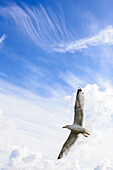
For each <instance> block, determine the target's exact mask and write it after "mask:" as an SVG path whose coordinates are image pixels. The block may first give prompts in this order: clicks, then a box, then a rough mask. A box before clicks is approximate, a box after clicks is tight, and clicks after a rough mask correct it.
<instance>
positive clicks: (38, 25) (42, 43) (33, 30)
mask: <svg viewBox="0 0 113 170" xmlns="http://www.w3.org/2000/svg"><path fill="white" fill-rule="evenodd" d="M57 13H58V12H57ZM0 15H2V16H4V17H7V16H10V17H11V18H12V19H13V20H14V21H15V23H16V25H17V26H18V28H19V29H20V30H21V31H22V32H23V33H24V34H26V35H27V36H29V37H30V38H31V40H32V41H33V42H34V44H35V45H37V46H39V47H40V48H42V49H44V50H49V51H53V50H54V49H55V48H56V47H57V46H58V44H61V43H64V42H65V41H66V40H67V39H68V38H69V34H68V32H67V29H66V24H65V18H64V15H63V12H62V9H60V10H59V13H58V14H57V15H56V14H55V12H54V11H53V10H52V9H51V8H50V7H48V8H46V9H45V8H44V7H43V6H42V5H39V6H38V7H31V8H30V7H28V6H26V5H25V6H24V7H23V8H22V7H20V6H18V5H16V4H13V5H11V6H7V7H0Z"/></svg>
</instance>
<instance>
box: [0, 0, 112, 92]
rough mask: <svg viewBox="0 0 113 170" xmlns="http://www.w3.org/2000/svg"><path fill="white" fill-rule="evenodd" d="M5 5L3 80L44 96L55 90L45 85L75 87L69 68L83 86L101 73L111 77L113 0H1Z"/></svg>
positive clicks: (1, 52)
mask: <svg viewBox="0 0 113 170" xmlns="http://www.w3.org/2000/svg"><path fill="white" fill-rule="evenodd" d="M97 4H98V5H97ZM0 5H1V12H0V23H1V27H0V37H1V38H2V36H3V35H4V37H5V38H4V40H3V41H2V43H1V48H0V55H1V62H0V72H1V75H0V76H1V79H5V80H7V81H10V82H12V83H14V84H17V85H19V86H22V87H24V88H30V90H33V91H35V92H36V93H37V92H39V93H40V95H44V92H45V95H51V94H50V93H51V92H50V93H49V91H48V89H44V88H45V87H51V88H54V87H55V86H57V85H58V86H59V87H62V86H64V87H63V88H70V86H69V84H67V82H66V81H65V80H64V79H63V77H62V76H63V75H66V74H68V72H69V74H73V75H75V76H76V77H77V78H79V79H80V80H83V81H84V83H83V85H86V84H87V83H91V84H92V83H97V82H98V77H99V78H100V77H102V78H103V77H104V78H105V79H107V80H109V79H110V80H111V76H112V64H111V62H112V56H111V55H112V54H110V56H107V53H109V51H110V52H111V53H112V42H111V40H110V37H111V36H112V23H113V21H112V8H111V6H112V1H110V3H107V1H104V3H103V1H99V2H96V1H92V2H90V1H87V3H86V2H84V1H79V2H78V1H65V2H64V1H62V2H60V1H59V2H57V3H56V2H50V1H41V2H40V1H34V2H33V3H32V1H29V2H26V1H10V2H7V1H6V2H4V1H1V3H0ZM110 29H111V32H110V33H109V30H110ZM102 31H103V32H102ZM99 33H100V34H99ZM102 34H103V35H102ZM106 35H107V36H108V40H107V41H108V42H107V43H106V42H104V38H106V37H105V36H106ZM98 36H99V37H98ZM102 36H103V38H102ZM91 38H94V39H95V40H94V39H92V40H91ZM99 38H100V39H101V40H99ZM99 41H100V42H99ZM73 44H75V46H76V47H73ZM104 51H105V52H104ZM108 55H109V54H108ZM109 65H110V68H109ZM33 67H34V69H33ZM3 75H4V76H3ZM61 75H62V76H61ZM33 81H34V83H32V82H33ZM29 83H30V84H29ZM80 85H81V84H80ZM32 86H33V87H32ZM75 88H76V85H75ZM71 89H72V88H70V89H69V90H71ZM74 90H75V89H74Z"/></svg>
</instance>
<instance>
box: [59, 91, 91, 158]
mask: <svg viewBox="0 0 113 170" xmlns="http://www.w3.org/2000/svg"><path fill="white" fill-rule="evenodd" d="M83 120H84V93H83V92H82V89H81V88H78V90H77V95H76V101H75V106H74V122H73V124H72V125H66V126H63V127H62V128H67V129H69V130H71V132H70V134H69V136H68V138H67V140H66V142H65V143H64V145H63V147H62V149H61V151H60V154H59V156H58V158H57V159H61V158H62V157H63V156H64V155H67V153H68V152H69V151H70V149H71V147H72V145H73V144H74V143H75V141H76V140H77V138H78V136H79V134H80V133H81V134H83V135H84V136H85V137H88V135H89V131H88V130H87V129H86V128H84V127H83Z"/></svg>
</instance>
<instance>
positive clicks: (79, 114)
mask: <svg viewBox="0 0 113 170" xmlns="http://www.w3.org/2000/svg"><path fill="white" fill-rule="evenodd" d="M83 119H84V95H83V92H82V90H81V89H80V88H79V89H78V90H77V95H76V101H75V106H74V123H75V124H78V125H80V126H82V125H83Z"/></svg>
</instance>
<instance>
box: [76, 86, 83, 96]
mask: <svg viewBox="0 0 113 170" xmlns="http://www.w3.org/2000/svg"><path fill="white" fill-rule="evenodd" d="M79 92H82V89H81V88H80V87H79V88H78V90H77V95H78V94H79Z"/></svg>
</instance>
